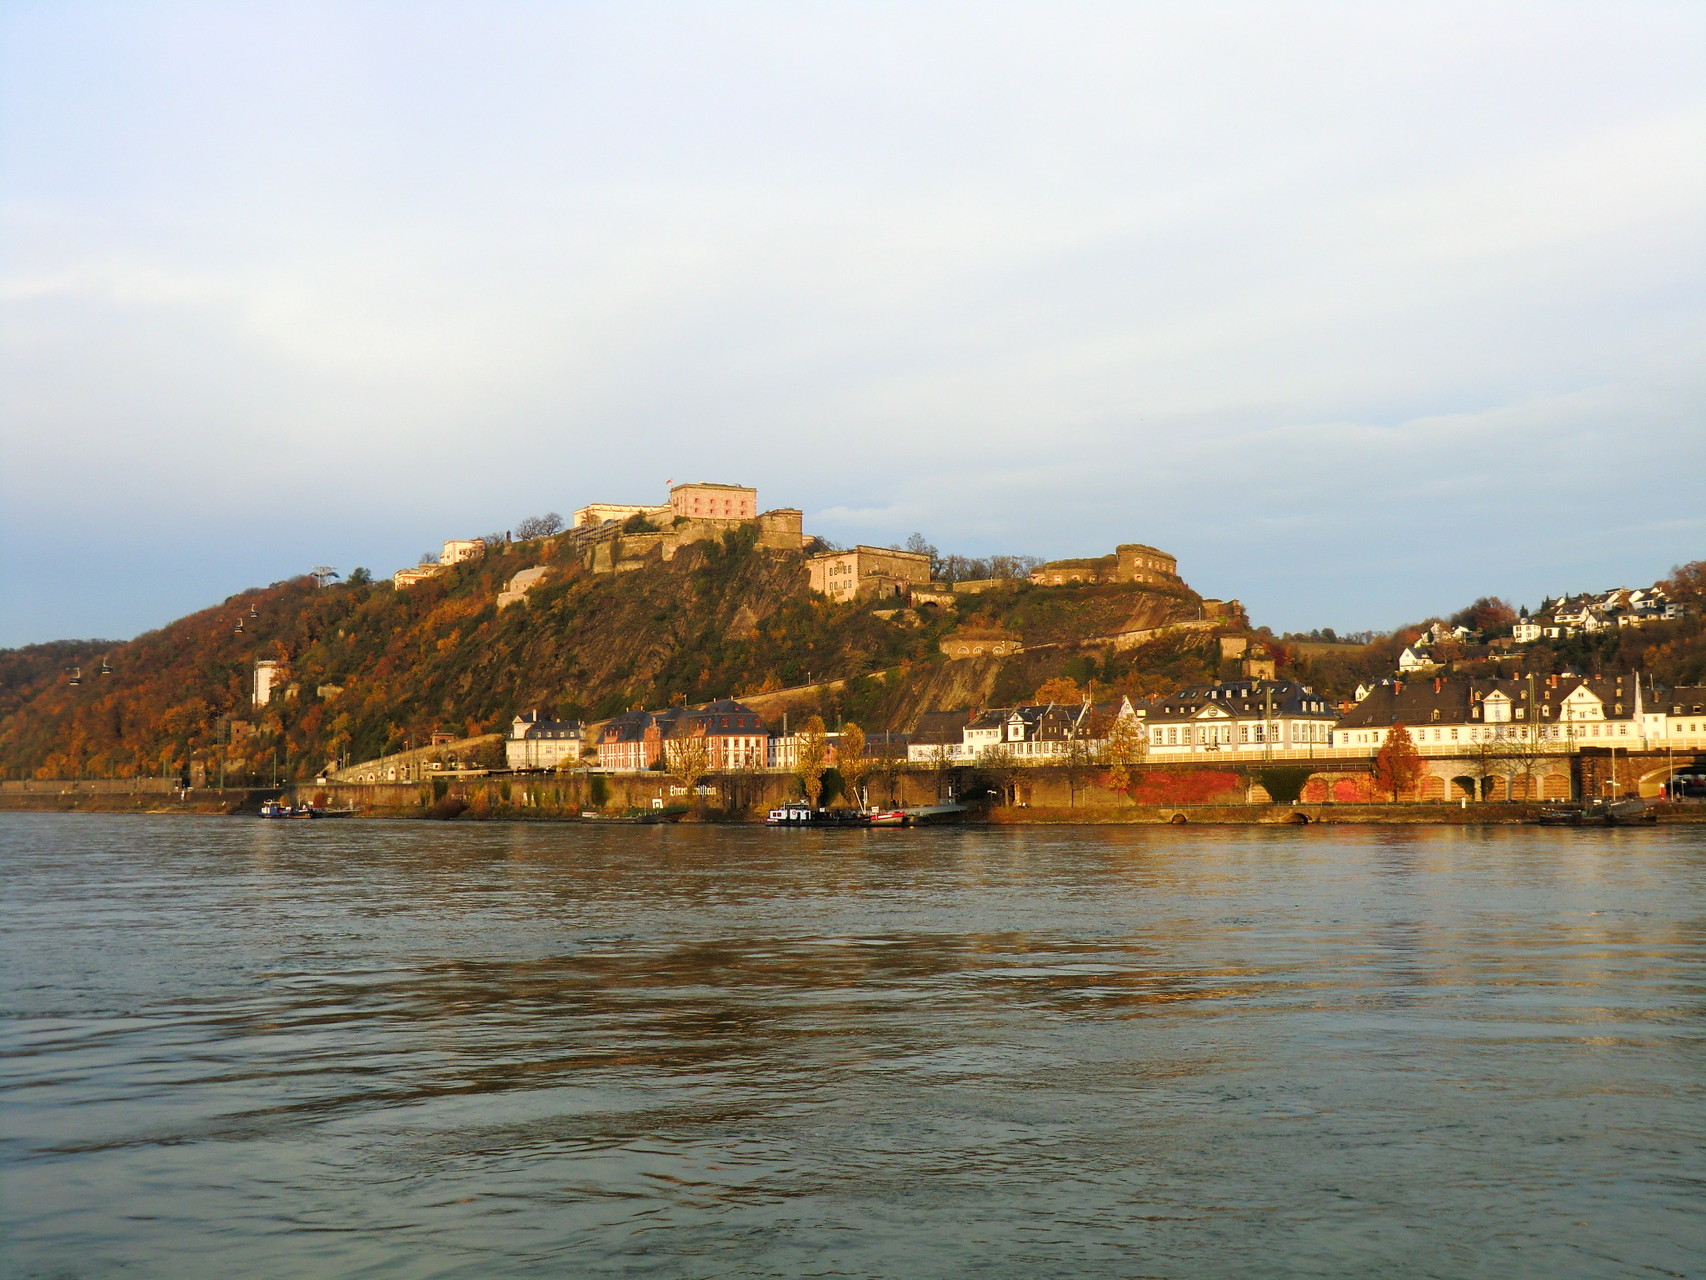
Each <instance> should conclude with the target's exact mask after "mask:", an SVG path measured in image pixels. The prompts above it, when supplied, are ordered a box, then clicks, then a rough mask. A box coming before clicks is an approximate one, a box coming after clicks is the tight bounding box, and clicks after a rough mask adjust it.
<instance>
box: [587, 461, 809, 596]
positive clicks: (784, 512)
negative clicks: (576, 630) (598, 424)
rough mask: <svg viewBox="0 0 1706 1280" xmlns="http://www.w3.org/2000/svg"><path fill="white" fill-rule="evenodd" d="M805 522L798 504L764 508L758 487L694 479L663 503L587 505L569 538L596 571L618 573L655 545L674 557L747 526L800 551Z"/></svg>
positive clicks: (765, 541)
mask: <svg viewBox="0 0 1706 1280" xmlns="http://www.w3.org/2000/svg"><path fill="white" fill-rule="evenodd" d="M804 520H805V516H804V513H803V512H801V511H800V510H799V509H798V508H796V507H779V508H777V509H776V510H774V511H760V510H759V509H758V490H757V489H752V488H748V487H747V486H746V485H739V484H713V483H711V482H710V481H707V480H696V481H693V482H692V483H690V484H678V485H673V486H671V487H670V491H669V501H668V502H666V503H664V504H663V505H661V506H642V505H637V504H633V503H620V502H593V503H588V504H587V505H586V506H584V507H582V508H581V509H580V510H579V511H576V512H575V518H574V523H573V524H572V525H571V526H570V527H569V530H568V536H569V537H570V538H572V539H573V540H574V543H575V546H576V547H577V548H578V549H579V550H580V552H581V554H582V557H583V559H584V560H585V561H586V565H587V567H588V568H589V569H591V570H592V571H593V572H594V573H619V572H622V571H624V570H627V569H637V568H639V567H640V565H641V563H642V562H643V561H644V560H645V558H646V557H647V556H648V555H650V554H651V552H652V550H653V549H654V548H655V549H656V550H658V552H659V553H660V554H661V555H662V557H663V558H664V559H665V560H671V559H674V557H675V553H676V552H677V551H679V550H680V549H681V548H682V547H684V546H687V545H689V544H691V543H695V542H709V541H712V540H713V539H716V538H720V537H722V536H723V535H724V534H725V533H728V532H729V531H730V530H733V529H743V528H749V527H751V528H756V529H757V530H758V545H759V546H761V547H767V548H769V549H771V550H773V551H798V550H800V549H801V548H802V547H804V546H805V542H806V536H805V531H804Z"/></svg>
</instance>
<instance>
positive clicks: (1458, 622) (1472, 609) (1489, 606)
mask: <svg viewBox="0 0 1706 1280" xmlns="http://www.w3.org/2000/svg"><path fill="white" fill-rule="evenodd" d="M1515 624H1516V610H1515V609H1513V608H1511V607H1510V605H1509V604H1507V603H1506V602H1505V601H1503V600H1501V599H1499V597H1498V596H1482V597H1481V598H1480V599H1479V600H1477V601H1476V602H1475V603H1474V604H1472V605H1470V606H1469V607H1468V608H1467V609H1459V610H1458V611H1457V612H1456V613H1454V614H1452V615H1451V625H1452V626H1454V627H1468V628H1469V630H1471V631H1479V632H1480V633H1481V634H1482V635H1483V636H1486V637H1492V636H1499V635H1508V634H1509V633H1510V629H1511V627H1512V626H1514V625H1515Z"/></svg>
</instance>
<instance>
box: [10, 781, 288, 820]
mask: <svg viewBox="0 0 1706 1280" xmlns="http://www.w3.org/2000/svg"><path fill="white" fill-rule="evenodd" d="M282 794H284V788H282V787H179V786H178V785H177V783H176V782H175V781H174V780H172V779H170V778H93V779H90V778H83V779H70V778H50V779H32V780H30V781H27V782H17V781H8V782H0V811H12V812H24V813H257V812H259V811H260V807H261V805H262V804H264V803H265V802H266V801H268V800H271V799H273V798H274V797H276V796H279V795H282Z"/></svg>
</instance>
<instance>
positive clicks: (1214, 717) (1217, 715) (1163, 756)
mask: <svg viewBox="0 0 1706 1280" xmlns="http://www.w3.org/2000/svg"><path fill="white" fill-rule="evenodd" d="M1337 718H1338V717H1337V715H1336V714H1335V712H1334V709H1333V707H1332V704H1330V703H1329V702H1328V701H1327V700H1326V699H1325V698H1323V697H1322V696H1321V695H1320V694H1318V693H1316V692H1315V691H1314V690H1313V689H1310V688H1309V687H1308V686H1307V685H1301V684H1298V683H1297V682H1296V681H1295V680H1230V681H1227V682H1225V683H1223V684H1209V685H1193V686H1191V687H1190V688H1187V689H1181V690H1180V691H1179V692H1178V693H1175V694H1170V695H1168V696H1167V697H1164V698H1162V699H1160V700H1159V702H1158V704H1157V705H1156V706H1154V707H1152V708H1151V709H1150V711H1149V716H1148V728H1149V758H1150V759H1151V760H1178V759H1190V758H1202V759H1226V760H1231V759H1250V758H1254V757H1260V756H1264V755H1268V754H1271V753H1273V752H1275V751H1307V750H1309V749H1310V748H1313V747H1326V746H1327V745H1329V743H1330V742H1331V740H1332V734H1333V726H1334V724H1335V723H1336V722H1337Z"/></svg>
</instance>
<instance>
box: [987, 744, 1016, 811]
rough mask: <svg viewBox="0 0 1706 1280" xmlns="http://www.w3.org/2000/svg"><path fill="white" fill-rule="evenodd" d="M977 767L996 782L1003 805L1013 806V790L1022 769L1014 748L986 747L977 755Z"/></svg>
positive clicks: (1000, 745)
mask: <svg viewBox="0 0 1706 1280" xmlns="http://www.w3.org/2000/svg"><path fill="white" fill-rule="evenodd" d="M977 767H978V768H979V769H981V770H983V772H985V773H987V774H988V775H989V776H990V778H991V779H992V780H993V781H994V783H995V785H996V787H997V789H998V790H999V792H1000V795H1001V803H1002V804H1003V805H1010V804H1012V803H1013V788H1014V785H1015V783H1016V782H1017V781H1018V777H1019V769H1020V768H1021V766H1020V764H1019V757H1018V756H1016V755H1014V754H1013V748H1012V747H1009V746H1008V745H1007V744H1006V743H998V744H997V745H995V746H993V747H985V748H984V749H983V750H982V751H980V752H978V753H977Z"/></svg>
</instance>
